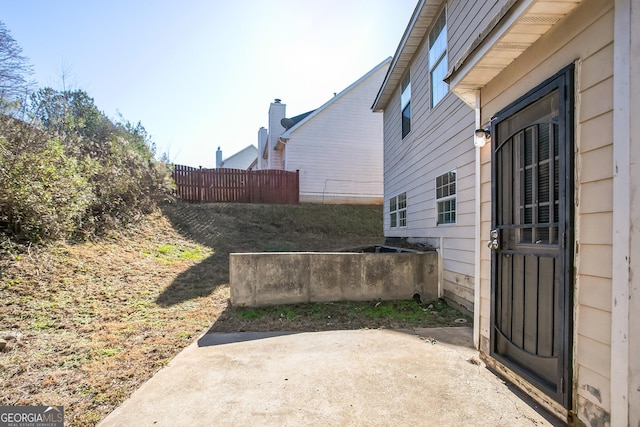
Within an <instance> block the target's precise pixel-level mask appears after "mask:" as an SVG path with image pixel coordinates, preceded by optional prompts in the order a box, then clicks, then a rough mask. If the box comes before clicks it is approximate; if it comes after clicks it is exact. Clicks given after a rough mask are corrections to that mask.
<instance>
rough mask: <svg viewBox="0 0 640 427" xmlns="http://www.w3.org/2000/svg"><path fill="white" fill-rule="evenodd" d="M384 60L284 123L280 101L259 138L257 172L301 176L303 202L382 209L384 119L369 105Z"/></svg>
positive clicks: (385, 63)
mask: <svg viewBox="0 0 640 427" xmlns="http://www.w3.org/2000/svg"><path fill="white" fill-rule="evenodd" d="M390 61H391V58H388V59H386V60H385V61H383V62H382V63H380V64H379V65H377V66H376V67H375V68H373V69H372V70H371V71H369V72H368V73H367V74H365V75H364V76H362V77H361V78H360V79H358V80H357V81H356V82H354V83H353V84H351V85H350V86H349V87H347V88H346V89H344V90H343V91H342V92H340V93H338V94H336V95H335V96H334V97H333V98H331V100H329V101H328V102H326V103H325V104H324V105H322V106H321V107H319V108H318V109H316V110H313V111H309V112H306V113H304V114H301V115H298V116H295V117H292V118H286V105H285V104H283V103H282V102H281V101H280V100H279V99H276V100H275V101H274V102H273V103H271V106H270V108H269V128H268V129H265V128H261V129H260V130H259V132H258V152H259V154H260V155H259V159H258V168H259V169H284V170H287V171H296V170H299V171H300V201H301V202H312V203H361V204H380V203H382V132H383V129H382V114H377V113H373V112H371V108H370V107H371V99H373V97H374V96H375V94H376V92H377V91H378V88H379V87H380V85H381V84H382V80H383V78H384V76H385V73H386V71H387V68H388V66H389V63H390Z"/></svg>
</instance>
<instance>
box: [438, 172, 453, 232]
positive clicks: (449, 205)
mask: <svg viewBox="0 0 640 427" xmlns="http://www.w3.org/2000/svg"><path fill="white" fill-rule="evenodd" d="M436 204H437V206H438V225H440V224H455V223H456V171H451V172H447V173H445V174H444V175H440V176H439V177H437V178H436Z"/></svg>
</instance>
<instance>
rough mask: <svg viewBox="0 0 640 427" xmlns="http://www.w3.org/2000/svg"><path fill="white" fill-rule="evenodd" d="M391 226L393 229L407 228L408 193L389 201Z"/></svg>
mask: <svg viewBox="0 0 640 427" xmlns="http://www.w3.org/2000/svg"><path fill="white" fill-rule="evenodd" d="M389 226H390V227H391V228H396V227H406V226H407V193H406V192H404V193H401V194H398V195H397V196H394V197H392V198H390V199H389Z"/></svg>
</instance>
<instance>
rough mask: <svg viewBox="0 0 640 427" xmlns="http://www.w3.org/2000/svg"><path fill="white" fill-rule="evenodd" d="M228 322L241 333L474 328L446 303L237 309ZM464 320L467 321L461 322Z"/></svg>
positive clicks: (324, 304) (354, 304)
mask: <svg viewBox="0 0 640 427" xmlns="http://www.w3.org/2000/svg"><path fill="white" fill-rule="evenodd" d="M226 317H227V319H226V322H229V321H230V322H237V324H238V328H239V329H241V330H255V331H258V330H277V329H286V327H287V325H291V326H293V325H295V326H296V327H298V328H302V329H305V330H322V329H327V327H329V329H338V328H342V327H344V328H347V329H348V328H378V327H436V326H458V325H459V324H460V323H466V324H470V323H471V319H470V318H469V317H468V316H466V315H465V314H463V313H461V312H459V311H458V310H456V309H455V308H453V307H449V306H448V305H447V303H446V302H445V301H444V300H436V301H433V302H430V303H427V304H419V303H417V302H416V301H414V300H397V301H363V302H354V301H343V302H316V303H309V304H291V305H279V306H271V307H259V308H247V307H237V308H233V309H232V310H231V311H230V312H229V313H228V315H227V316H226ZM460 319H464V320H462V321H461V320H460Z"/></svg>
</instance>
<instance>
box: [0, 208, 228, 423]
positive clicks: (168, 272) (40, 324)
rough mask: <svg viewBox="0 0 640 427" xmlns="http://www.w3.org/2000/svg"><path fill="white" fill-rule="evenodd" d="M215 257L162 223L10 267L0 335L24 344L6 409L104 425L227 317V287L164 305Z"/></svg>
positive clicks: (152, 221)
mask: <svg viewBox="0 0 640 427" xmlns="http://www.w3.org/2000/svg"><path fill="white" fill-rule="evenodd" d="M167 248H175V250H177V251H182V252H177V253H172V254H167V253H166V249H167ZM184 253H188V254H190V255H189V256H184V255H181V254H184ZM211 254H212V251H211V249H209V248H207V247H205V246H202V245H199V244H197V243H195V242H193V241H191V240H189V239H186V238H184V237H182V236H180V235H179V234H178V233H176V232H175V231H174V230H173V228H172V227H171V225H170V224H169V222H168V221H167V220H166V219H165V218H164V217H163V216H161V215H160V214H156V215H154V216H152V217H151V218H149V221H148V222H146V223H145V225H144V226H142V227H141V228H140V229H138V230H136V231H135V232H132V233H130V234H129V235H114V236H112V237H111V238H110V239H106V240H104V241H101V242H96V243H84V244H79V245H70V244H62V243H61V244H57V245H54V246H51V247H49V248H46V249H41V250H35V249H34V250H31V251H28V252H26V253H23V254H21V255H17V256H13V257H11V258H9V259H7V258H4V259H3V260H2V261H0V262H1V263H2V265H1V268H2V275H1V276H2V277H0V296H1V300H2V302H1V303H0V307H2V319H1V320H0V331H13V332H17V333H19V334H21V335H22V336H21V338H20V340H19V342H17V341H16V340H11V341H9V345H10V346H12V347H13V348H12V349H11V350H10V351H8V352H3V353H0V378H1V379H2V384H3V385H2V389H3V390H2V394H1V397H0V404H2V405H27V404H29V405H35V404H42V405H63V406H64V407H65V411H66V414H65V419H66V421H67V424H68V425H93V424H95V423H96V422H97V421H99V420H100V419H102V418H103V417H104V416H105V415H106V414H108V413H109V412H110V411H111V410H113V409H114V408H115V407H116V406H117V405H118V404H119V403H120V402H122V401H123V400H124V399H125V398H126V397H128V396H129V395H130V394H131V392H132V391H133V390H135V389H136V388H137V387H139V386H140V385H141V384H142V383H143V382H144V381H145V380H147V379H148V378H149V377H150V376H151V375H153V373H154V372H156V371H157V370H158V369H160V368H161V367H162V366H164V365H165V364H166V363H167V362H168V361H169V360H170V359H171V358H172V357H173V356H174V355H175V354H176V353H177V352H178V351H179V350H180V349H181V348H183V347H185V346H186V345H188V344H189V343H190V342H191V341H193V339H194V338H195V337H197V336H198V335H199V334H200V333H201V332H202V331H203V330H206V328H207V327H209V326H210V325H211V321H212V319H213V318H214V316H215V315H216V313H218V312H220V311H221V310H223V309H224V307H225V306H226V304H227V301H228V288H227V287H225V286H220V287H217V288H216V289H213V292H210V293H205V292H201V293H202V294H203V295H202V296H197V295H194V297H193V298H191V299H188V300H184V301H181V302H180V303H177V304H173V305H167V304H160V303H159V302H158V299H159V297H160V296H161V294H162V292H163V291H165V290H166V289H167V288H169V287H170V286H171V284H172V283H173V282H174V281H175V279H176V277H177V276H179V275H180V274H183V273H184V272H185V271H188V270H189V268H191V267H192V266H194V265H195V264H197V263H199V262H201V261H202V259H204V258H205V257H207V256H209V255H211ZM194 288H196V289H194V294H197V286H194Z"/></svg>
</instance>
